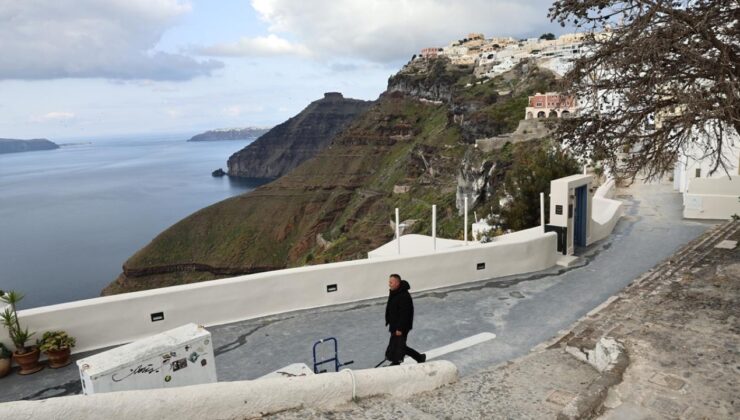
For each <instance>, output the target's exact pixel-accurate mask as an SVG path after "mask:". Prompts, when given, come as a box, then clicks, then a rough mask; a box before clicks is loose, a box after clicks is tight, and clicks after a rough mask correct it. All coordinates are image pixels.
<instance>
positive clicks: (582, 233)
mask: <svg viewBox="0 0 740 420" xmlns="http://www.w3.org/2000/svg"><path fill="white" fill-rule="evenodd" d="M587 187H588V186H587V185H584V186H581V187H578V188H576V191H575V192H576V197H575V199H576V203H575V204H576V208H575V215H574V220H573V243H574V244H575V246H577V247H584V246H586V230H587V229H588V225H587V223H588V190H587V189H586V188H587Z"/></svg>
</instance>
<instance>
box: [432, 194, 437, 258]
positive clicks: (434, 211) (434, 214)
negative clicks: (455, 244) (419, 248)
mask: <svg viewBox="0 0 740 420" xmlns="http://www.w3.org/2000/svg"><path fill="white" fill-rule="evenodd" d="M432 247H433V249H434V250H435V251H436V250H437V205H436V204H433V205H432Z"/></svg>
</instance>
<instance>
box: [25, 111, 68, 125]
mask: <svg viewBox="0 0 740 420" xmlns="http://www.w3.org/2000/svg"><path fill="white" fill-rule="evenodd" d="M75 117H76V115H75V113H74V112H69V111H51V112H47V113H46V114H42V115H35V116H33V117H30V121H31V122H34V123H47V122H68V121H71V120H73V119H75Z"/></svg>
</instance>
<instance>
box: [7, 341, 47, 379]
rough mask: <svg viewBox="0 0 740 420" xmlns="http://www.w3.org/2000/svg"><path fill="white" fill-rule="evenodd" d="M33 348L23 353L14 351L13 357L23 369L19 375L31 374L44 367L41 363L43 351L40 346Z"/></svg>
mask: <svg viewBox="0 0 740 420" xmlns="http://www.w3.org/2000/svg"><path fill="white" fill-rule="evenodd" d="M31 349H32V350H31V351H29V352H27V353H23V354H21V353H18V352H17V351H15V352H13V359H14V360H15V362H16V363H18V365H19V366H20V367H21V370H20V371H19V372H18V374H19V375H30V374H32V373H36V372H38V371H40V370H41V369H43V368H44V367H43V366H42V365H41V364H39V357H40V356H41V352H40V351H39V349H38V347H32V348H31Z"/></svg>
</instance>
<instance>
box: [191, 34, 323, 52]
mask: <svg viewBox="0 0 740 420" xmlns="http://www.w3.org/2000/svg"><path fill="white" fill-rule="evenodd" d="M194 51H195V52H196V53H197V54H199V55H205V56H216V57H239V56H248V57H254V56H275V55H301V56H307V55H309V50H308V48H306V47H305V46H304V45H301V44H294V43H292V42H290V41H288V40H287V39H284V38H280V37H279V36H277V35H275V34H270V35H268V36H258V37H254V38H248V37H242V38H241V39H239V41H237V42H232V43H223V44H216V45H212V46H208V47H199V48H196V49H194Z"/></svg>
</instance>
